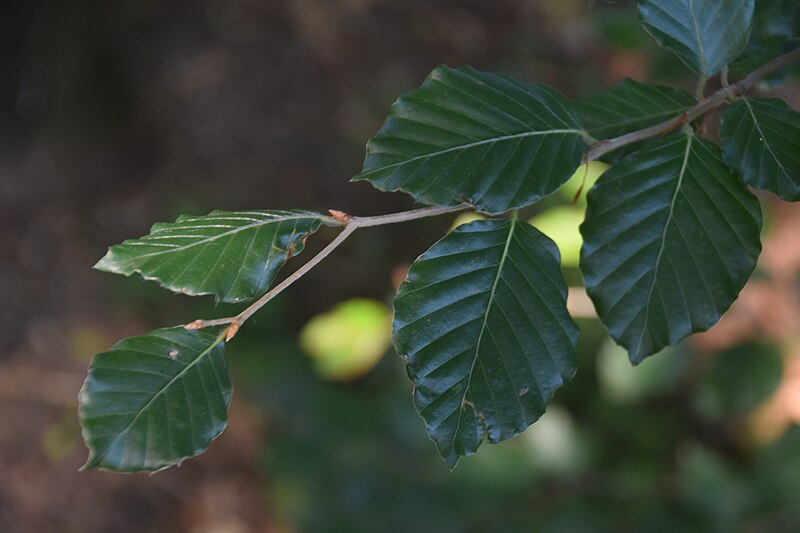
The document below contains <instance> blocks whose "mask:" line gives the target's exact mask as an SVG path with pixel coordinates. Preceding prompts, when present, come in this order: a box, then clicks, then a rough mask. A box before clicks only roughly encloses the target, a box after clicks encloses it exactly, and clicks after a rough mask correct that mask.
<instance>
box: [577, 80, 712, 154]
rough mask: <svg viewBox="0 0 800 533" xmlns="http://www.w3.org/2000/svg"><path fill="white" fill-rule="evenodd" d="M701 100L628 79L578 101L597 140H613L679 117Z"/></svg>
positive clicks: (584, 122)
mask: <svg viewBox="0 0 800 533" xmlns="http://www.w3.org/2000/svg"><path fill="white" fill-rule="evenodd" d="M696 103H697V100H695V98H694V96H692V95H691V94H689V93H687V92H686V91H684V90H682V89H675V88H672V87H664V86H662V85H649V84H646V83H639V82H638V81H635V80H632V79H630V78H625V79H624V80H622V81H621V82H619V83H618V84H616V85H615V86H613V87H610V88H608V89H606V90H604V91H599V92H596V93H594V94H592V95H590V96H587V97H586V98H582V99H580V100H576V101H575V102H574V104H575V108H576V109H577V111H578V114H579V115H580V117H581V122H582V123H583V125H584V126H585V127H586V129H587V130H588V131H589V133H590V134H591V136H592V137H594V138H595V139H610V138H612V137H616V136H618V135H624V134H625V133H630V132H632V131H636V130H640V129H643V128H647V127H649V126H654V125H656V124H658V123H660V122H663V121H665V120H668V119H671V118H673V117H677V116H678V115H680V114H681V113H683V112H684V111H686V110H688V109H689V108H691V107H692V106H693V105H695V104H696Z"/></svg>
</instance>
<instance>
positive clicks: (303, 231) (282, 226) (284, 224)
mask: <svg viewBox="0 0 800 533" xmlns="http://www.w3.org/2000/svg"><path fill="white" fill-rule="evenodd" d="M326 218H327V217H324V216H323V215H320V214H319V213H312V212H308V211H212V212H211V213H210V214H208V215H206V216H191V215H181V216H179V217H178V219H177V220H176V221H175V222H173V223H158V224H155V225H153V227H152V228H151V229H150V234H148V235H145V236H144V237H141V238H139V239H131V240H127V241H125V242H123V243H122V244H117V245H115V246H112V247H111V248H109V250H108V253H107V254H106V255H105V257H103V258H102V259H101V260H100V261H98V263H97V264H96V265H95V268H96V269H98V270H104V271H106V272H113V273H115V274H124V275H126V276H129V275H131V274H133V273H134V272H136V273H139V274H141V275H142V277H143V278H145V279H148V280H155V281H158V282H159V283H160V284H161V286H162V287H165V288H167V289H169V290H171V291H173V292H180V293H184V294H188V295H191V296H196V295H200V294H213V295H214V296H216V297H217V299H218V300H221V301H223V302H227V303H235V302H241V301H243V300H248V299H250V298H253V297H254V296H257V295H259V294H261V293H262V292H264V291H265V290H266V289H267V288H269V286H270V285H271V284H272V282H273V280H274V279H275V275H276V274H277V272H278V269H279V268H280V267H281V266H282V265H283V263H285V262H286V261H287V260H288V259H289V258H290V257H292V256H293V255H296V254H298V253H300V252H301V251H302V250H303V247H304V244H305V239H306V237H308V236H309V235H310V234H312V233H314V232H315V231H316V230H317V229H318V228H319V226H320V223H321V222H322V221H323V220H326Z"/></svg>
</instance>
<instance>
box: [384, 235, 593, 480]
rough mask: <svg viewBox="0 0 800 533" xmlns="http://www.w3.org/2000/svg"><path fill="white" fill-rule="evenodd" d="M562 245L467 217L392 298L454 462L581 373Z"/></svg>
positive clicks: (440, 437) (429, 421) (424, 396)
mask: <svg viewBox="0 0 800 533" xmlns="http://www.w3.org/2000/svg"><path fill="white" fill-rule="evenodd" d="M566 296H567V287H566V284H565V283H564V280H563V279H562V277H561V272H560V269H559V260H558V249H557V248H556V246H555V244H554V243H553V241H551V240H550V239H548V238H547V237H546V236H544V235H543V234H542V233H540V232H539V231H538V230H536V229H535V228H533V227H532V226H530V225H529V224H526V223H524V222H520V221H518V220H513V221H511V220H482V221H476V222H471V223H469V224H463V225H461V226H459V227H457V228H456V229H455V230H453V232H451V233H450V234H448V235H447V236H446V237H445V238H443V239H442V240H440V241H439V242H437V243H436V244H434V245H433V246H432V247H431V249H430V250H428V251H427V252H425V253H424V254H423V255H422V256H420V257H419V258H418V259H417V260H416V261H415V262H414V264H413V265H412V266H411V268H410V270H409V272H408V278H407V279H406V280H405V281H404V282H403V284H402V285H401V286H400V289H399V290H398V291H397V296H396V298H395V300H394V309H395V319H394V343H395V347H396V348H397V351H398V353H400V354H401V355H402V356H403V357H404V358H406V360H407V363H408V368H407V370H408V374H409V376H410V377H411V379H412V380H413V381H414V402H415V404H416V406H417V410H418V411H419V413H420V416H422V418H423V419H424V420H425V425H426V428H427V430H428V435H429V436H430V437H431V439H432V440H433V441H434V442H435V443H436V447H437V449H438V450H439V453H440V454H441V456H442V457H443V458H444V460H445V461H446V462H447V464H448V465H449V466H450V467H451V468H452V467H454V466H455V464H456V462H457V461H458V458H459V457H460V456H466V455H471V454H473V453H474V452H475V451H476V450H477V448H478V446H479V445H480V443H481V441H482V440H483V438H484V436H485V434H487V433H488V438H489V442H492V443H496V442H500V441H502V440H505V439H510V438H511V437H513V436H515V435H517V434H518V433H520V432H521V431H523V430H525V428H527V427H528V426H529V425H530V424H532V423H533V422H535V421H536V420H537V419H538V418H539V417H540V416H541V415H542V413H544V410H545V406H546V404H547V402H548V400H549V399H550V398H551V397H552V395H553V393H554V392H555V390H556V389H557V388H558V387H559V386H560V385H561V384H562V383H564V381H566V380H569V379H571V378H572V376H573V375H574V374H575V364H576V363H575V345H576V342H577V339H578V328H577V327H576V326H575V324H574V323H573V322H572V319H571V318H570V316H569V314H568V313H567V310H566Z"/></svg>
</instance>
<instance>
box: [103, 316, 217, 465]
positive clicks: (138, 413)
mask: <svg viewBox="0 0 800 533" xmlns="http://www.w3.org/2000/svg"><path fill="white" fill-rule="evenodd" d="M226 331H227V330H223V331H222V332H221V333H220V334H219V335H218V336H217V338H216V339H214V341H213V342H212V343H211V344H210V345H209V346H208V348H206V349H205V350H203V351H202V352H200V354H199V355H198V356H197V357H196V358H195V359H194V360H192V361H191V362H190V363H189V364H188V365H186V366H185V367H183V368H182V369H181V371H180V372H178V373H177V374H176V375H175V376H174V377H173V378H172V379H170V380H169V381H168V382H167V383H166V384H165V385H164V386H163V387H161V389H159V390H158V391H157V392H156V393H154V394H153V397H152V398H150V400H148V402H147V403H146V404H145V405H144V406H143V407H142V408H141V409H139V410H138V412H137V413H136V416H134V417H133V419H132V420H131V421H130V423H129V424H128V425H127V426H125V427H124V428H123V429H122V430H120V432H119V433H118V434H117V436H116V437H114V440H112V441H111V443H110V444H109V445H108V446H106V447H105V448H104V449H103V451H102V452H96V455H95V459H96V460H101V461H102V459H103V457H104V456H105V454H107V453H108V450H110V449H111V448H112V447H113V446H114V445H115V444H116V443H117V441H119V439H120V438H121V437H122V435H124V434H125V433H127V432H128V431H129V430H130V429H131V427H133V425H134V424H135V423H136V421H137V420H139V417H140V416H142V413H144V412H145V411H147V410H148V409H149V408H150V406H151V405H152V404H153V402H154V401H156V398H158V397H159V396H161V395H162V394H164V392H165V391H166V390H167V389H169V388H170V387H172V386H173V385H174V384H175V382H176V381H178V379H180V378H181V377H183V375H184V374H186V372H187V371H188V370H189V369H190V368H194V366H195V365H196V364H197V363H198V361H200V360H201V359H203V358H204V357H205V356H207V355H208V354H209V353H210V352H211V351H212V350H213V349H214V348H216V347H217V346H218V345H219V343H220V342H222V340H223V339H224V338H225V334H226ZM167 427H169V424H168V425H167Z"/></svg>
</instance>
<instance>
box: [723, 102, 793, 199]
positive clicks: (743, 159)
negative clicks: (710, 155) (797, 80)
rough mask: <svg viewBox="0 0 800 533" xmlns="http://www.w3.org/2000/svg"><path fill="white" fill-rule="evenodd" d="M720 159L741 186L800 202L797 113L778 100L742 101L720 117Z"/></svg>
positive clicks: (735, 103)
mask: <svg viewBox="0 0 800 533" xmlns="http://www.w3.org/2000/svg"><path fill="white" fill-rule="evenodd" d="M720 139H721V141H722V159H723V160H724V161H725V163H726V164H727V165H728V166H729V167H730V168H732V169H733V170H734V171H735V172H737V173H738V174H739V177H740V178H741V179H742V181H744V183H746V184H748V185H751V186H753V187H755V188H758V189H766V190H768V191H771V192H773V193H775V194H777V195H778V196H779V197H781V198H782V199H784V200H787V201H797V200H800V113H798V112H797V111H795V110H793V109H792V108H790V107H789V106H788V105H787V104H786V102H784V101H783V100H780V99H776V98H773V99H769V100H762V99H759V98H742V99H740V100H738V101H736V102H734V104H733V105H731V106H730V107H729V108H728V109H726V110H725V113H724V114H723V115H722V121H721V123H720Z"/></svg>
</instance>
